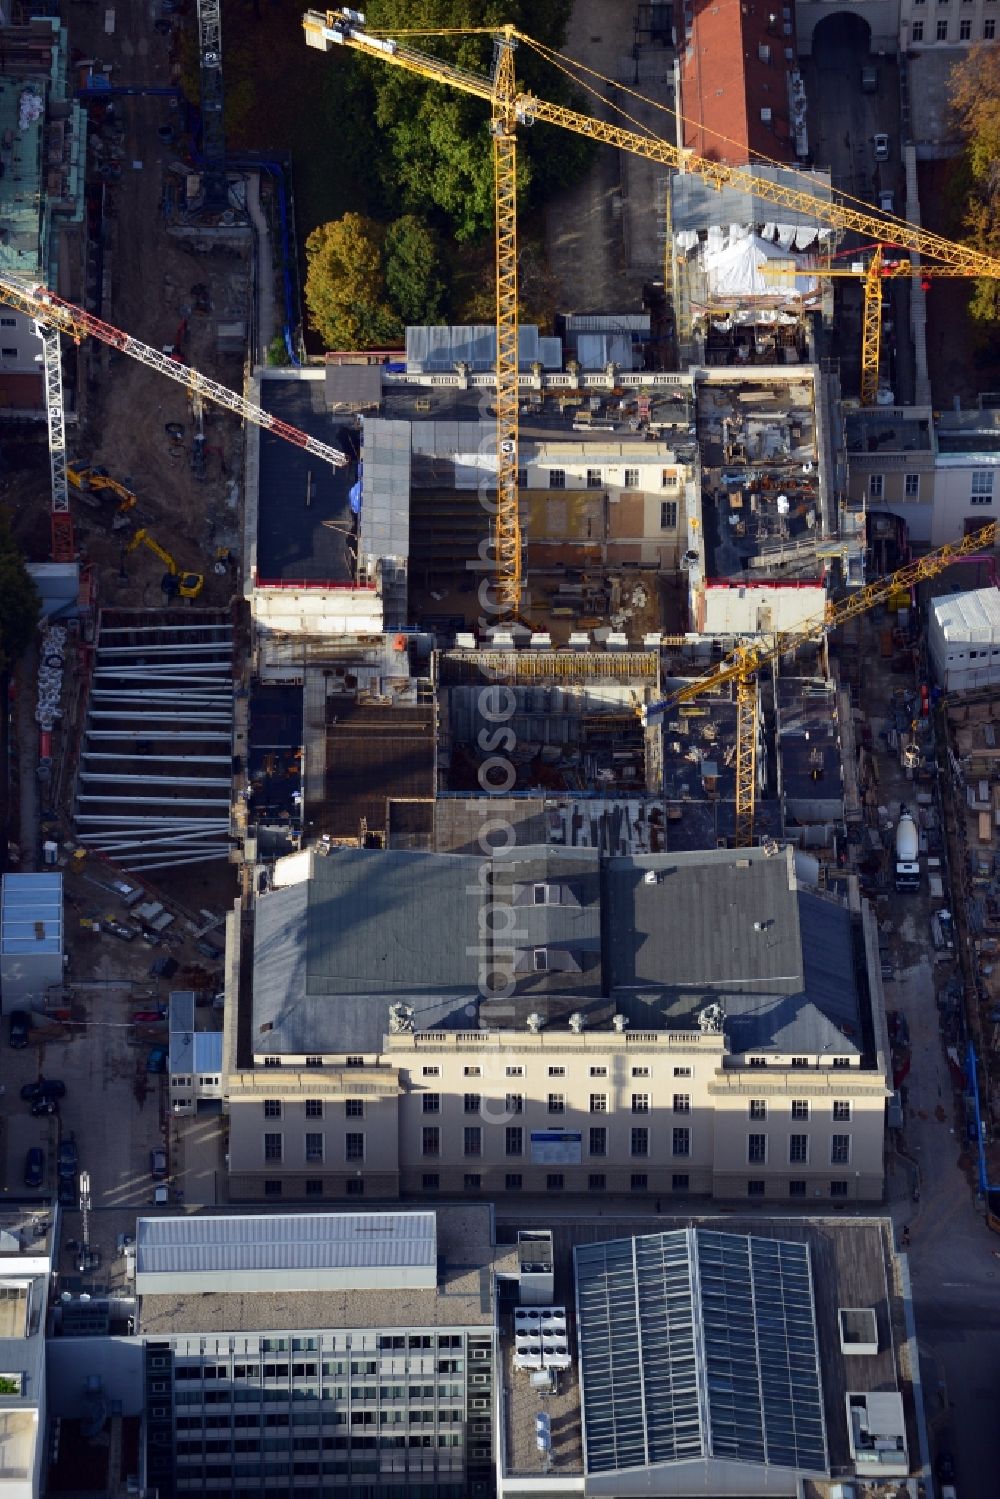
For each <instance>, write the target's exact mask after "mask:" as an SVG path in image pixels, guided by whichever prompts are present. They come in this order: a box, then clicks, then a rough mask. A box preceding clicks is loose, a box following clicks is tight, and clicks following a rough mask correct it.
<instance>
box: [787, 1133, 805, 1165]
mask: <svg viewBox="0 0 1000 1499" xmlns="http://www.w3.org/2000/svg"><path fill="white" fill-rule="evenodd" d="M788 1163H789V1165H790V1166H806V1165H808V1163H809V1136H808V1135H789V1137H788Z"/></svg>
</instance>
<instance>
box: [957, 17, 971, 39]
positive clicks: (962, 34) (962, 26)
mask: <svg viewBox="0 0 1000 1499" xmlns="http://www.w3.org/2000/svg"><path fill="white" fill-rule="evenodd" d="M958 39H959V41H960V42H971V41H972V22H971V21H970V20H965V21H959V23H958Z"/></svg>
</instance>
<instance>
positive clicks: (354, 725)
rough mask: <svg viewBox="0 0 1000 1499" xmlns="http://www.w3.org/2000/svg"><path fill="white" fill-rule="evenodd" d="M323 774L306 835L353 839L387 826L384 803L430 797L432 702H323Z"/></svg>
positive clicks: (309, 807)
mask: <svg viewBox="0 0 1000 1499" xmlns="http://www.w3.org/2000/svg"><path fill="white" fill-rule="evenodd" d="M325 740H326V742H325V772H324V776H323V795H322V800H321V801H320V802H319V803H316V804H314V803H313V802H312V801H311V800H310V801H308V802H307V804H306V807H305V817H306V820H307V822H308V824H309V831H310V834H311V836H313V837H315V836H316V835H322V834H324V833H325V834H329V835H330V836H331V837H333V838H357V837H358V836H359V829H360V827H361V824H362V821H363V822H364V823H365V825H366V826H367V828H368V829H369V831H370V832H373V833H374V832H381V831H383V830H384V828H385V824H386V798H387V797H390V796H397V797H427V796H433V794H434V759H435V754H434V705H433V703H362V702H357V701H356V700H352V699H349V698H345V697H342V696H336V697H333V696H331V697H328V698H327V699H326V725H325Z"/></svg>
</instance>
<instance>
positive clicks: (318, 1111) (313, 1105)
mask: <svg viewBox="0 0 1000 1499" xmlns="http://www.w3.org/2000/svg"><path fill="white" fill-rule="evenodd" d="M348 1112H350V1100H348ZM322 1117H323V1100H322V1099H321V1098H307V1099H306V1118H307V1119H322Z"/></svg>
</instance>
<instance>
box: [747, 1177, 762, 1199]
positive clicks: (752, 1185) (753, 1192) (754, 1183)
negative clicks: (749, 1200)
mask: <svg viewBox="0 0 1000 1499" xmlns="http://www.w3.org/2000/svg"><path fill="white" fill-rule="evenodd" d="M747 1196H748V1197H763V1196H764V1183H763V1182H762V1181H761V1180H760V1178H759V1177H757V1178H751V1179H750V1181H748V1182H747Z"/></svg>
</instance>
